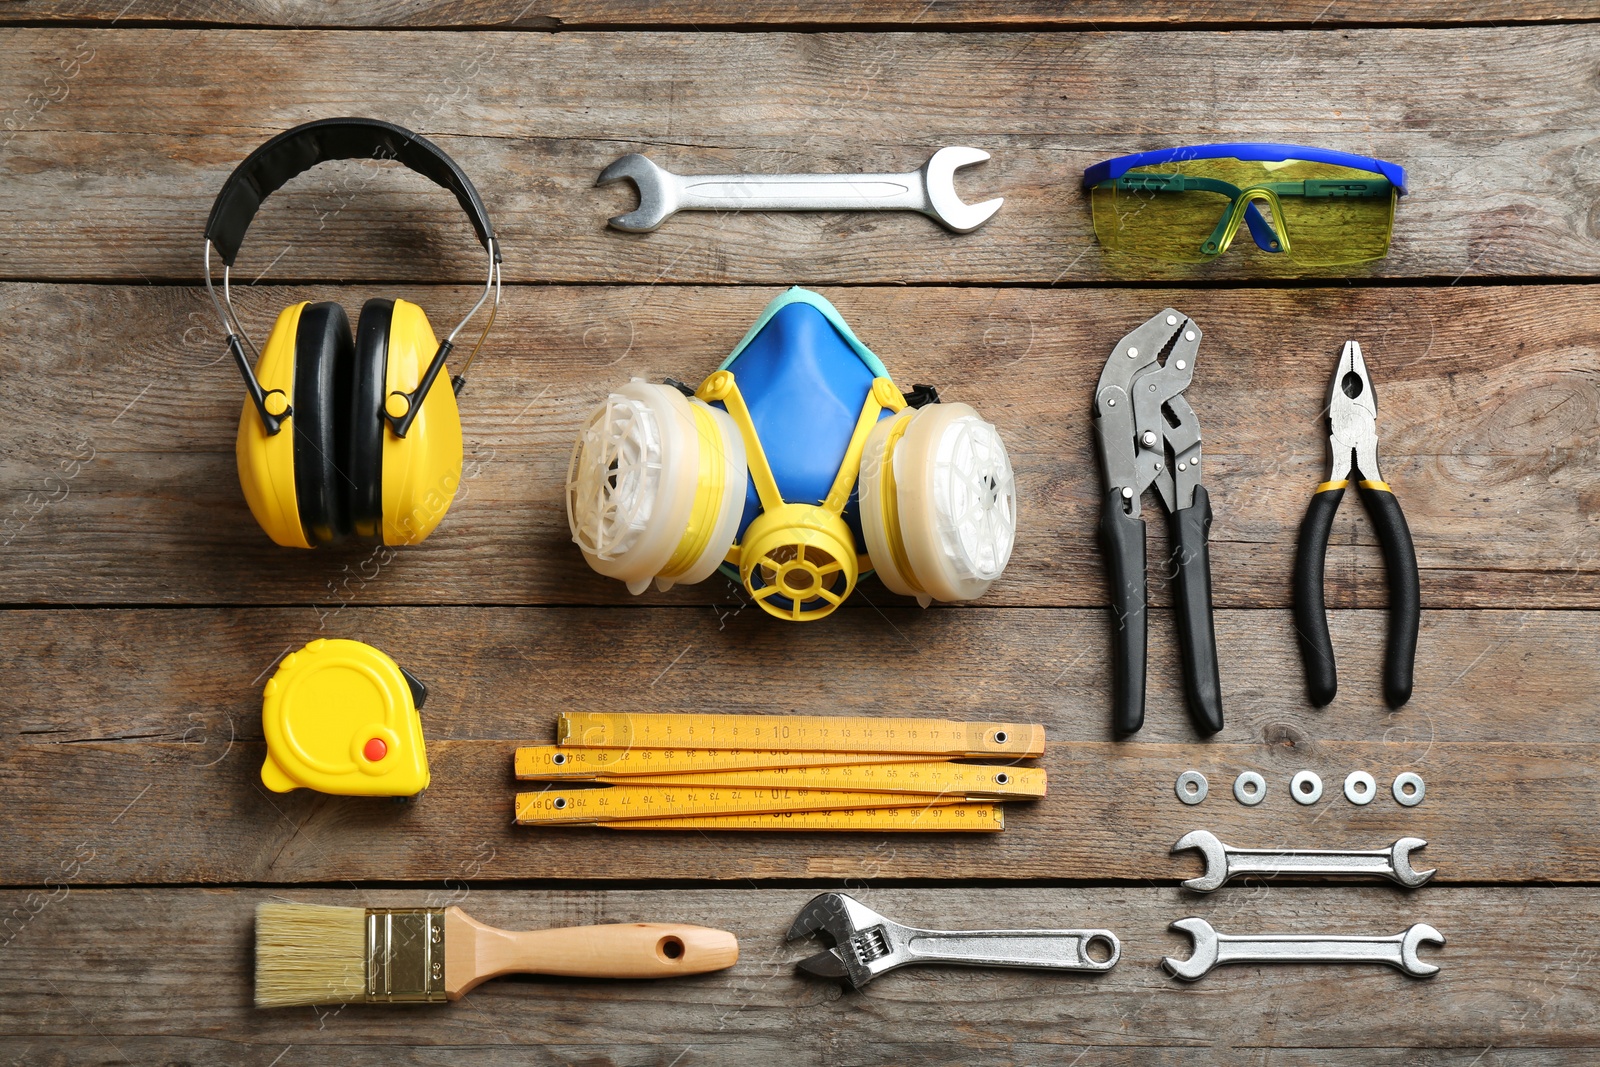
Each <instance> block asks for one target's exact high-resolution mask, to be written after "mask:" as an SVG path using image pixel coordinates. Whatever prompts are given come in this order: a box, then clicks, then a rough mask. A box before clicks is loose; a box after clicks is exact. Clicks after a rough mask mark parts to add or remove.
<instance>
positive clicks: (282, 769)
mask: <svg viewBox="0 0 1600 1067" xmlns="http://www.w3.org/2000/svg"><path fill="white" fill-rule="evenodd" d="M426 698H427V690H426V689H425V688H424V687H423V685H422V683H421V682H419V681H417V680H416V679H415V678H413V677H412V676H411V675H410V674H409V673H407V672H406V670H405V669H404V668H403V667H401V666H400V665H399V664H398V663H396V662H395V661H394V660H392V659H390V658H389V657H388V656H386V655H384V654H383V653H382V652H379V651H378V650H377V649H375V648H373V647H372V646H371V645H365V644H362V643H361V642H360V641H326V640H320V641H313V642H311V643H310V644H308V645H306V646H305V647H304V648H302V649H301V650H300V651H298V652H291V653H290V654H289V655H287V656H285V657H284V660H283V662H282V663H281V664H280V665H279V666H278V669H277V671H276V672H275V673H274V674H273V675H272V677H271V678H270V679H269V680H268V681H267V687H266V690H265V692H264V693H263V697H262V704H261V728H262V731H263V732H264V733H265V734H266V738H267V760H266V762H265V763H264V764H262V766H261V781H262V782H263V783H264V784H265V785H266V787H267V788H268V789H271V790H273V791H275V792H278V793H287V792H288V791H289V790H291V789H298V788H301V787H304V788H306V789H315V790H317V791H318V792H321V793H334V794H338V795H341V796H367V797H408V796H415V795H416V794H417V793H420V792H422V790H424V789H426V788H427V786H428V754H427V751H426V750H425V748H424V746H423V740H422V719H421V717H420V716H419V715H418V714H417V709H418V708H419V707H421V706H422V703H423V701H424V700H425V699H426Z"/></svg>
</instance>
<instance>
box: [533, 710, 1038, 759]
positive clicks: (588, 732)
mask: <svg viewBox="0 0 1600 1067" xmlns="http://www.w3.org/2000/svg"><path fill="white" fill-rule="evenodd" d="M556 740H557V742H558V743H559V744H560V746H561V747H563V748H569V747H570V748H626V749H633V748H641V749H643V748H648V749H749V750H758V751H771V750H774V749H776V750H781V751H786V752H859V753H872V754H875V755H883V754H889V755H898V754H906V755H924V756H966V757H996V756H1002V757H1003V756H1010V757H1015V758H1022V759H1026V758H1029V757H1033V756H1039V755H1042V754H1043V753H1044V727H1043V726H1039V725H1036V724H1035V725H1028V724H1023V723H1004V722H953V721H951V720H949V719H876V718H868V717H863V716H848V715H837V716H836V715H698V714H675V715H674V714H669V715H645V714H638V715H635V714H629V713H625V712H619V713H611V712H563V713H562V714H561V715H560V717H559V718H558V719H557V721H556Z"/></svg>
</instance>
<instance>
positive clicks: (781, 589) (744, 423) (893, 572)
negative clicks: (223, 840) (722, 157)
mask: <svg viewBox="0 0 1600 1067" xmlns="http://www.w3.org/2000/svg"><path fill="white" fill-rule="evenodd" d="M912 394H913V395H912V401H911V402H909V403H908V401H907V399H906V397H905V396H904V395H902V394H901V392H900V390H899V389H897V388H895V385H894V383H893V382H892V381H891V380H890V378H889V375H888V372H887V371H886V370H884V367H883V364H882V363H881V362H880V361H879V359H878V357H877V356H875V355H873V354H872V352H871V351H870V350H869V349H868V348H867V347H866V346H865V345H863V344H862V343H861V342H860V341H859V340H857V338H856V336H855V334H854V333H853V332H851V330H850V327H849V326H847V325H846V324H845V322H844V320H843V319H842V318H841V317H840V316H839V313H838V311H836V310H835V309H834V307H833V305H832V304H830V303H828V301H827V300H825V299H823V298H822V297H821V296H818V295H817V294H816V293H812V292H807V291H806V290H804V289H791V290H789V291H788V292H787V293H785V294H783V295H782V296H780V297H779V298H777V299H776V300H774V301H773V302H772V303H771V304H770V305H768V306H767V309H766V310H765V311H764V312H763V313H762V315H761V318H760V319H758V320H757V322H756V324H755V326H753V327H752V328H751V329H750V331H749V333H747V334H746V335H745V337H744V340H742V341H741V342H740V343H739V345H738V347H737V348H735V349H734V350H733V353H732V354H731V355H730V356H729V357H728V358H727V359H726V360H724V361H723V364H722V366H721V367H720V368H718V369H717V370H716V371H715V372H714V373H712V374H711V376H710V377H708V378H706V380H705V381H703V382H701V383H700V387H699V388H698V389H695V390H692V391H691V390H690V389H689V388H688V387H687V386H682V385H679V384H678V383H676V382H673V381H671V380H670V379H669V380H668V382H667V383H666V384H659V385H658V384H655V383H652V382H646V381H644V380H642V379H638V378H635V379H634V380H633V381H631V382H629V383H628V384H626V385H624V386H622V387H621V388H620V389H618V390H616V391H615V392H613V393H611V394H610V395H609V396H607V397H606V399H605V402H604V403H602V404H601V405H600V406H599V407H598V408H597V409H596V410H595V412H594V414H593V415H591V416H590V417H589V419H588V420H587V422H586V423H585V424H584V428H583V431H582V432H581V433H580V435H579V437H578V441H577V443H576V445H575V446H574V447H573V451H572V462H571V465H570V466H569V468H568V473H567V521H568V524H569V526H570V527H571V530H572V539H573V541H575V542H576V543H577V545H578V547H579V548H581V549H582V550H583V555H584V558H585V559H587V560H588V561H589V565H590V566H591V567H593V568H594V569H595V570H596V571H598V572H599V573H601V574H604V575H607V576H608V577H612V578H618V579H620V580H622V581H624V582H626V583H627V585H628V588H629V590H630V591H632V592H634V593H642V592H644V590H645V589H647V588H648V587H649V585H650V583H651V582H652V581H654V582H655V584H656V586H657V587H658V588H660V589H663V590H666V589H670V588H672V587H673V586H674V585H689V584H693V583H695V582H699V581H702V580H704V579H705V578H708V577H709V576H710V575H711V573H712V572H713V571H715V570H717V569H718V568H719V567H721V568H723V570H724V571H725V573H727V574H728V576H729V577H730V578H737V579H738V580H739V581H740V582H741V583H742V584H743V585H744V587H745V589H746V590H747V591H748V592H749V594H750V596H751V597H752V598H753V599H754V600H755V602H756V603H758V604H760V605H761V607H762V609H763V610H764V611H766V612H767V613H768V614H771V615H775V616H777V617H778V618H782V619H789V620H792V621H796V622H804V621H808V620H811V619H819V618H822V617H823V616H824V615H827V614H829V613H830V612H832V611H833V610H834V609H835V608H836V607H838V606H839V605H840V604H841V603H843V601H844V599H845V598H846V597H848V596H849V595H850V592H851V590H853V589H854V588H855V585H856V580H857V578H858V576H859V575H861V574H862V573H864V572H869V571H873V570H875V571H876V572H877V574H878V577H879V578H880V579H881V580H882V582H883V584H884V585H885V586H887V587H888V588H889V589H890V590H891V591H892V592H895V593H900V594H902V595H905V596H913V597H916V598H917V600H918V602H919V603H921V604H922V605H923V606H924V607H926V606H927V605H928V604H929V603H930V602H932V601H934V600H942V601H957V600H972V599H975V598H977V597H979V596H982V595H983V593H984V592H985V591H986V590H987V589H988V588H989V584H990V583H991V582H993V581H994V580H995V579H996V578H997V577H999V575H1000V572H1001V571H1002V570H1004V569H1005V565H1006V561H1007V560H1008V559H1010V557H1011V546H1012V542H1013V539H1014V536H1015V532H1016V489H1015V485H1014V481H1013V478H1012V473H1011V463H1010V460H1009V459H1008V458H1007V457H1006V450H1005V445H1004V444H1003V443H1002V442H1001V440H1000V434H999V432H998V431H997V430H996V429H995V428H994V426H992V425H991V424H989V423H988V422H985V421H984V420H983V418H982V417H981V416H980V415H979V414H978V413H977V412H976V411H974V410H973V409H972V408H971V407H968V406H967V405H966V404H942V403H939V402H938V395H937V393H935V392H934V391H933V390H932V389H931V388H928V387H923V386H919V387H917V388H916V389H914V390H913V391H912ZM730 546H731V547H730Z"/></svg>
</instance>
